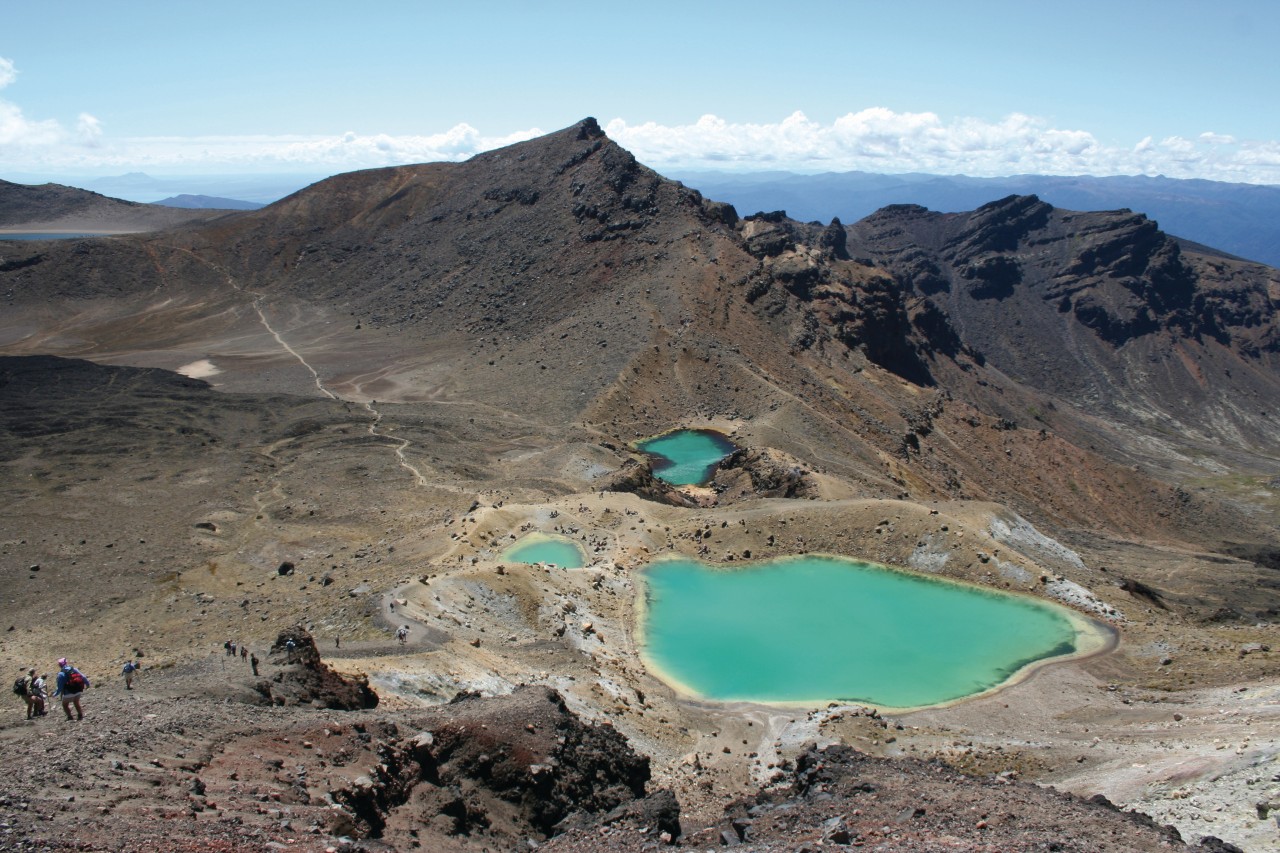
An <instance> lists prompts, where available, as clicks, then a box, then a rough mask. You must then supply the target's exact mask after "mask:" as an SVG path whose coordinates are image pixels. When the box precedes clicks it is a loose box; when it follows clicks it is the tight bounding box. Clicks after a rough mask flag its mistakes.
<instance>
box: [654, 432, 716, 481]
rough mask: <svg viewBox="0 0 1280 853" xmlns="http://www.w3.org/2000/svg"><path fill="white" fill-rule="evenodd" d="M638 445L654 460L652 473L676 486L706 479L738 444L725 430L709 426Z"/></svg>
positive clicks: (708, 478)
mask: <svg viewBox="0 0 1280 853" xmlns="http://www.w3.org/2000/svg"><path fill="white" fill-rule="evenodd" d="M636 449H637V450H639V451H640V452H641V453H644V454H646V455H648V456H649V458H650V459H651V460H652V462H651V465H652V468H653V476H655V477H657V478H658V479H659V480H663V481H665V482H668V483H670V484H671V485H673V486H694V485H699V484H701V483H705V482H707V481H708V480H710V479H711V477H712V476H713V475H714V474H715V472H716V466H717V465H718V464H720V460H722V459H724V458H725V457H726V456H728V455H729V454H730V453H733V451H735V450H737V449H738V447H737V445H735V444H734V443H733V442H732V441H730V440H729V439H728V438H726V437H725V436H724V435H723V434H721V433H718V432H716V431H715V430H709V429H679V430H676V431H674V432H669V433H666V434H665V435H660V436H657V437H656V438H650V439H648V440H646V441H642V442H640V443H639V444H637V445H636Z"/></svg>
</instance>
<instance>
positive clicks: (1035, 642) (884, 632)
mask: <svg viewBox="0 0 1280 853" xmlns="http://www.w3.org/2000/svg"><path fill="white" fill-rule="evenodd" d="M643 578H644V585H645V595H644V600H643V607H644V611H643V614H642V618H641V625H640V630H641V635H642V638H643V640H642V645H643V654H644V657H645V663H646V664H647V665H649V666H650V667H651V668H652V669H654V670H655V671H656V672H658V673H661V674H662V676H663V677H664V678H665V680H667V681H668V682H670V683H672V685H673V686H676V687H677V688H681V689H684V690H686V691H688V692H691V693H693V694H694V695H696V696H698V697H700V698H703V699H712V700H717V701H757V702H781V703H786V702H795V703H820V702H829V701H847V702H865V703H868V704H872V705H878V706H881V707H889V708H916V707H921V706H927V705H936V704H941V703H945V702H950V701H953V700H956V699H961V698H963V697H965V696H971V695H974V694H977V693H981V692H983V691H986V690H988V689H990V688H993V687H996V686H998V685H1000V684H1001V683H1003V682H1004V681H1006V680H1008V679H1009V678H1010V677H1011V676H1013V675H1014V674H1015V673H1017V672H1018V671H1019V670H1021V669H1022V668H1023V667H1025V666H1027V665H1028V664H1031V663H1034V662H1036V661H1039V660H1044V659H1047V658H1052V657H1057V656H1063V655H1073V654H1077V653H1081V652H1083V651H1085V649H1083V648H1081V647H1082V646H1088V645H1090V644H1093V645H1095V646H1100V644H1101V642H1100V640H1098V638H1097V637H1091V636H1089V630H1088V627H1087V623H1085V622H1084V620H1082V619H1080V618H1079V617H1077V616H1076V615H1075V614H1073V613H1071V612H1070V611H1068V610H1066V609H1065V608H1060V607H1057V606H1056V605H1052V604H1049V603H1047V602H1040V601H1036V600H1033V599H1031V598H1027V597H1023V596H1015V595H1009V594H1005V593H1000V592H996V591H994V590H985V589H981V588H978V587H971V586H967V585H962V584H956V583H949V582H946V581H941V580H938V579H935V578H929V577H923V576H920V575H914V574H910V573H907V572H900V571H895V570H892V569H887V568H885V567H882V566H875V565H871V564H867V563H861V562H857V561H855V560H848V559H844V558H839V557H826V556H822V557H815V556H806V557H793V558H788V559H782V560H776V561H770V562H766V563H757V564H755V565H753V566H748V567H745V568H735V569H719V568H713V567H710V566H707V565H705V564H703V563H699V562H697V561H694V560H687V559H671V560H661V561H658V562H655V563H653V564H651V565H650V566H649V567H648V568H646V569H645V570H644V573H643Z"/></svg>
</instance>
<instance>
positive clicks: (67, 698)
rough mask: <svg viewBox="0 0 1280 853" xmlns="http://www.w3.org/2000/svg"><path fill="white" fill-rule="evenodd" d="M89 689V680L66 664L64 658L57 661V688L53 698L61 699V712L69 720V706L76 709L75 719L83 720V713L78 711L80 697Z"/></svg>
mask: <svg viewBox="0 0 1280 853" xmlns="http://www.w3.org/2000/svg"><path fill="white" fill-rule="evenodd" d="M88 687H89V679H88V678H86V677H85V675H84V673H82V672H81V671H80V670H78V669H76V668H75V667H74V666H72V665H71V664H69V663H67V659H66V658H59V659H58V688H57V689H56V690H54V691H53V695H54V696H59V697H61V698H62V712H63V713H64V714H66V715H67V719H68V720H70V719H71V706H72V705H74V706H75V708H76V719H77V720H83V719H84V711H82V710H80V696H81V694H83V693H84V691H85V690H87V689H88Z"/></svg>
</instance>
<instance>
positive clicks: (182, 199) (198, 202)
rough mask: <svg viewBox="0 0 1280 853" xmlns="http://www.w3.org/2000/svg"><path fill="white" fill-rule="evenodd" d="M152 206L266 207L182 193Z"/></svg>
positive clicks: (197, 208) (220, 208)
mask: <svg viewBox="0 0 1280 853" xmlns="http://www.w3.org/2000/svg"><path fill="white" fill-rule="evenodd" d="M152 204H158V205H161V206H162V207H181V208H185V209H188V210H257V209H259V208H261V207H266V205H264V204H262V203H261V202H256V201H240V200H238V199H234V198H219V197H217V196H212V195H190V194H188V193H183V194H181V195H174V196H169V197H168V198H162V199H160V200H159V201H154V202H152Z"/></svg>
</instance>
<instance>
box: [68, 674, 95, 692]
mask: <svg viewBox="0 0 1280 853" xmlns="http://www.w3.org/2000/svg"><path fill="white" fill-rule="evenodd" d="M88 686H89V679H87V678H85V677H84V676H83V675H82V674H81V673H80V670H78V669H73V670H71V671H70V672H68V673H67V678H66V681H65V682H63V685H62V692H63V693H83V692H84V689H85V688H86V687H88Z"/></svg>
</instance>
